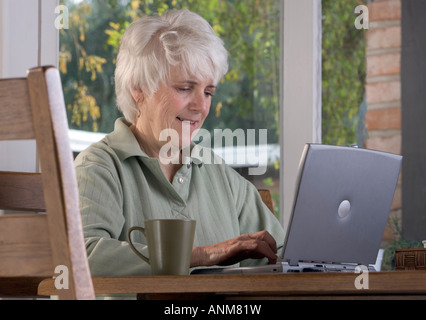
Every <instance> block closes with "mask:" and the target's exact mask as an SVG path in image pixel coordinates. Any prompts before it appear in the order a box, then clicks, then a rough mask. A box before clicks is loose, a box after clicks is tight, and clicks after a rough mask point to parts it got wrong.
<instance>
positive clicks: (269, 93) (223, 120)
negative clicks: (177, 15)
mask: <svg viewBox="0 0 426 320" xmlns="http://www.w3.org/2000/svg"><path fill="white" fill-rule="evenodd" d="M62 4H63V5H65V6H66V8H67V9H68V12H69V29H62V30H61V31H60V60H59V61H60V62H59V68H60V71H61V73H62V79H63V87H64V94H65V100H66V104H67V106H68V107H67V109H68V110H67V111H68V117H69V124H70V127H71V128H72V129H73V130H79V131H83V132H85V131H86V132H87V131H89V132H92V133H91V134H86V137H93V139H94V140H98V139H99V138H100V135H99V133H109V132H111V131H112V130H113V124H114V122H115V119H116V118H118V117H120V116H121V115H120V113H119V111H118V110H117V108H116V107H115V93H114V78H113V75H114V69H115V57H116V54H117V51H118V48H119V44H120V39H121V37H122V35H123V33H124V31H125V29H126V28H127V26H128V25H129V24H130V23H131V22H132V21H134V20H136V19H138V18H139V17H141V16H143V15H146V14H151V13H153V12H158V13H159V14H162V13H163V12H164V11H165V10H166V9H181V8H187V9H189V10H192V11H194V12H197V13H199V14H200V15H201V16H203V17H204V18H205V19H206V20H208V21H209V22H210V24H211V25H212V26H213V28H214V30H215V31H216V33H217V34H218V35H219V36H220V37H221V38H222V39H223V40H224V41H225V46H226V48H227V49H228V51H229V53H230V71H229V73H228V74H227V75H226V76H225V78H224V79H223V81H222V83H220V84H219V88H218V90H217V92H216V94H215V97H214V99H213V102H212V106H211V111H210V115H209V117H208V118H207V119H206V122H205V124H204V129H206V130H208V132H209V135H210V137H211V140H212V141H210V143H208V145H209V146H211V147H216V148H215V151H216V152H217V153H219V154H220V155H221V156H223V157H224V159H225V161H226V162H227V163H229V164H230V165H232V166H234V167H235V169H236V170H237V171H239V172H240V173H241V174H242V175H244V176H246V177H247V178H248V179H249V180H251V181H252V182H253V183H254V184H255V185H256V186H257V187H258V188H268V189H271V190H272V192H273V197H274V200H275V207H276V208H277V209H276V214H277V215H279V207H280V204H279V199H280V196H279V195H280V191H279V188H280V183H279V169H280V146H279V140H280V139H279V134H280V66H281V58H280V57H281V54H280V29H281V24H280V20H281V1H280V0H266V1H263V2H262V6H259V5H258V1H253V0H252V1H242V0H241V1H218V0H197V1H193V0H180V1H177V0H173V1H139V0H132V1H130V0H129V1H102V0H97V1H76V0H64V1H62ZM225 130H226V132H225ZM79 131H72V133H73V135H75V136H76V135H77V134H79V135H80V138H76V139H74V141H76V140H80V141H81V140H84V139H85V138H83V137H81V132H79ZM226 133H228V135H227V137H228V136H229V135H231V139H232V138H233V140H232V142H230V140H227V139H224V138H223V136H225V134H226ZM240 138H242V139H243V140H241V139H240ZM88 139H89V141H90V139H91V138H88ZM200 140H201V139H200ZM218 140H219V142H218ZM237 141H240V142H241V141H243V143H242V144H241V143H238V145H237ZM196 142H197V139H196ZM202 143H203V144H205V143H206V141H203V142H202ZM76 147H78V146H77V145H76ZM82 148H84V146H80V147H79V149H80V150H81V149H82ZM77 151H78V150H77ZM250 159H251V160H254V161H249V160H250ZM241 160H242V161H241ZM254 168H258V170H253V169H254ZM263 168H264V170H262V169H263ZM253 172H254V174H252V173H253Z"/></svg>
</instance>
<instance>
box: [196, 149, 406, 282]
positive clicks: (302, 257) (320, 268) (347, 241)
mask: <svg viewBox="0 0 426 320" xmlns="http://www.w3.org/2000/svg"><path fill="white" fill-rule="evenodd" d="M401 163H402V156H400V155H395V154H390V153H385V152H380V151H373V150H367V149H361V148H354V147H337V146H328V145H320V144H307V145H306V146H305V149H304V151H303V154H302V157H301V161H300V165H299V173H298V179H297V184H296V193H295V199H294V203H293V210H292V214H291V218H290V221H289V225H288V228H287V233H286V240H285V243H284V247H283V250H282V257H281V258H282V261H281V262H280V263H278V264H275V265H266V266H259V267H239V268H203V269H196V270H194V271H193V272H192V274H206V273H208V274H212V273H221V274H223V273H274V272H275V273H288V272H353V271H354V270H355V268H356V267H357V266H366V267H368V268H369V269H370V270H372V271H373V270H374V267H373V265H374V264H375V263H376V259H377V256H378V252H379V249H380V244H381V241H382V237H383V233H384V230H385V227H386V223H387V220H388V216H389V212H390V208H391V205H392V200H393V197H394V193H395V188H396V185H397V182H398V177H399V173H400V169H401Z"/></svg>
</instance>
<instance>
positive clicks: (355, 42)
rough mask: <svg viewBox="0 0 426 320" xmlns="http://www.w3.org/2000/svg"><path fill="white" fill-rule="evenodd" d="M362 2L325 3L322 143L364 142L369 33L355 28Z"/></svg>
mask: <svg viewBox="0 0 426 320" xmlns="http://www.w3.org/2000/svg"><path fill="white" fill-rule="evenodd" d="M359 4H361V3H360V2H359V1H353V0H343V1H332V0H322V20H323V21H322V141H323V143H325V144H332V145H358V146H360V147H362V146H363V145H364V139H365V134H366V131H365V126H364V117H365V113H366V111H367V110H366V109H367V106H366V103H365V101H364V92H365V81H366V71H365V61H366V58H365V52H366V30H364V29H357V28H356V27H355V25H354V21H355V18H356V17H357V16H356V15H355V14H354V11H355V8H356V7H357V6H358V5H359Z"/></svg>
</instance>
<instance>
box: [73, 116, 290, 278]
mask: <svg viewBox="0 0 426 320" xmlns="http://www.w3.org/2000/svg"><path fill="white" fill-rule="evenodd" d="M206 152H207V151H206ZM208 152H211V151H210V150H209V151H208ZM213 156H214V157H216V156H215V155H213ZM216 159H217V158H216ZM200 160H201V159H192V162H191V164H190V165H184V166H182V168H181V169H180V170H179V171H178V172H177V174H176V176H175V178H174V180H173V183H170V181H168V179H167V178H166V177H165V175H164V173H163V171H162V169H161V167H160V163H159V161H158V159H155V158H150V157H148V156H147V155H146V154H145V153H144V152H143V151H142V150H141V148H140V146H139V144H138V142H137V140H136V138H135V136H134V135H133V133H132V132H131V130H130V128H129V124H128V123H126V122H125V120H123V119H119V120H117V121H116V123H115V129H114V131H113V132H112V133H111V134H109V135H107V136H106V137H105V138H104V139H103V140H102V141H100V142H98V143H95V144H93V145H92V146H90V147H89V148H88V149H87V150H85V151H83V152H82V153H81V154H80V155H79V156H78V157H77V159H76V161H75V166H76V173H77V179H78V187H79V192H80V209H81V214H82V222H83V227H84V237H85V243H86V249H87V253H88V259H89V264H90V268H91V271H92V275H93V276H139V275H149V274H150V267H149V265H148V264H147V263H145V262H144V261H143V260H141V259H140V258H139V257H137V256H136V255H135V254H134V252H133V251H132V250H131V249H130V247H129V245H128V243H127V240H126V234H127V230H128V229H129V228H131V227H133V226H144V221H145V220H150V219H193V220H196V221H197V226H196V232H195V240H194V246H203V245H210V244H215V243H219V242H222V241H225V240H229V239H231V238H234V237H237V236H239V235H241V234H245V233H254V232H257V231H260V230H267V231H269V232H270V233H271V234H272V236H273V237H274V238H275V240H276V242H277V245H278V246H280V245H282V244H283V242H284V231H283V228H282V226H281V225H280V223H279V221H278V220H277V219H276V217H275V216H274V215H273V214H272V213H271V212H270V211H269V209H268V208H267V207H266V206H265V204H264V203H263V202H262V200H261V198H260V196H259V194H258V192H257V190H256V188H255V187H254V186H253V185H252V184H251V183H250V182H248V181H247V180H246V179H244V178H243V177H242V176H241V175H239V174H238V173H237V172H235V171H234V170H233V169H232V168H230V167H229V166H227V165H225V164H207V163H202V162H201V161H200ZM214 163H217V161H216V162H214ZM132 240H133V241H134V242H135V245H136V247H137V248H138V249H139V250H140V251H141V252H143V253H144V254H145V255H148V250H147V247H146V240H145V238H144V236H143V234H142V233H140V232H134V233H133V234H132ZM265 263H266V259H262V260H246V261H243V262H242V263H241V265H243V266H247V265H256V264H265Z"/></svg>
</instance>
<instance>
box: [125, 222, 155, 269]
mask: <svg viewBox="0 0 426 320" xmlns="http://www.w3.org/2000/svg"><path fill="white" fill-rule="evenodd" d="M133 231H140V232H142V233H143V234H145V228H142V227H133V228H130V229H129V231H127V241H128V242H129V245H130V248H132V250H133V252H134V253H135V254H136V255H137V256H138V257H139V258H141V259H142V260H144V261H145V262H146V263H149V264H151V262H150V261H149V259H148V258H147V257H145V256H144V255H143V254H142V253H140V252H139V251H138V250H137V249H136V248H135V246H134V245H133V242H132V239H131V238H130V234H131V233H132V232H133Z"/></svg>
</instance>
